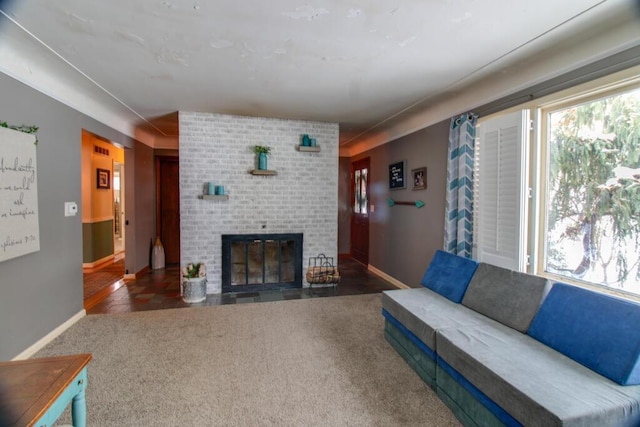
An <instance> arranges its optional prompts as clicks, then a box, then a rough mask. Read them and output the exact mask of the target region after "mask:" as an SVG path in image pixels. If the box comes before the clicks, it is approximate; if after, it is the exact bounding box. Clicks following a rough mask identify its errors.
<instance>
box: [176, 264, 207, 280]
mask: <svg viewBox="0 0 640 427" xmlns="http://www.w3.org/2000/svg"><path fill="white" fill-rule="evenodd" d="M206 274H207V273H206V270H205V267H204V262H196V263H189V264H187V266H186V267H184V268H183V269H182V277H184V278H187V279H193V278H195V277H205V276H206Z"/></svg>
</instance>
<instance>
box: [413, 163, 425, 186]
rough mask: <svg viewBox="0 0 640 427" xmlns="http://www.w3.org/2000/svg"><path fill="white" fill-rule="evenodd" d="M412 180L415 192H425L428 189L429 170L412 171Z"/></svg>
mask: <svg viewBox="0 0 640 427" xmlns="http://www.w3.org/2000/svg"><path fill="white" fill-rule="evenodd" d="M411 178H412V180H413V188H412V189H413V190H424V189H425V188H427V168H426V167H422V168H417V169H411Z"/></svg>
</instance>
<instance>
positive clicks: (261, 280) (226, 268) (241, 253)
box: [222, 234, 302, 293]
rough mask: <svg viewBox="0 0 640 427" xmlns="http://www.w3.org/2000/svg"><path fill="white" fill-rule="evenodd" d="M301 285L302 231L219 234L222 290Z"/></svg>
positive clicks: (261, 289) (281, 287)
mask: <svg viewBox="0 0 640 427" xmlns="http://www.w3.org/2000/svg"><path fill="white" fill-rule="evenodd" d="M301 287H302V234H224V235H222V292H223V293H228V292H255V291H264V290H275V289H289V288H301Z"/></svg>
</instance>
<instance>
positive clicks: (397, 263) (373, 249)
mask: <svg viewBox="0 0 640 427" xmlns="http://www.w3.org/2000/svg"><path fill="white" fill-rule="evenodd" d="M448 139H449V120H445V121H442V122H440V123H437V124H435V125H432V126H429V127H427V128H424V129H422V130H419V131H417V132H414V133H412V134H410V135H407V136H404V137H402V138H399V139H397V140H395V141H392V142H391V143H389V144H385V145H382V146H379V147H376V148H374V149H372V150H369V151H365V152H363V153H361V154H358V155H357V156H354V157H352V158H351V159H350V160H351V162H353V161H356V160H359V159H362V158H365V157H369V158H370V160H371V172H370V174H371V177H370V183H369V186H370V187H369V193H370V204H371V205H373V208H372V211H373V212H372V213H371V214H370V217H369V267H370V268H371V269H373V270H374V271H376V270H377V272H379V273H383V274H384V275H387V276H390V277H391V278H393V279H395V280H397V281H400V282H402V283H404V284H405V285H407V286H411V287H415V286H418V285H419V283H420V279H421V278H422V275H423V274H424V271H425V269H426V267H427V265H428V264H429V262H431V259H432V258H433V255H434V253H435V251H436V250H437V249H441V248H442V243H443V239H444V208H445V197H446V196H445V187H446V178H447V145H448ZM402 160H405V161H406V179H407V180H408V182H407V188H406V189H403V190H393V191H390V190H389V164H391V163H395V162H399V161H402ZM423 166H426V168H427V188H426V189H425V190H412V189H411V186H412V185H411V182H410V180H411V177H410V175H411V169H416V168H419V167H423ZM345 173H346V178H345V176H344V175H345ZM349 174H350V170H349V167H348V166H345V165H343V163H341V167H340V175H341V176H340V183H343V182H345V179H346V182H349ZM347 185H350V184H347ZM340 197H341V200H340V202H339V204H340V206H343V205H345V204H346V205H347V206H349V205H350V202H349V201H348V197H349V194H348V192H345V193H342V192H341V193H340ZM345 198H346V199H345ZM389 198H391V199H393V200H394V201H409V202H415V201H416V200H421V201H423V202H424V203H425V206H424V207H422V208H416V207H415V206H402V205H401V206H393V207H390V206H388V203H387V200H388V199H389ZM349 212H350V210H349ZM349 220H350V218H349V216H346V215H345V216H342V215H341V216H340V225H339V229H340V230H348V225H347V224H345V221H346V222H347V223H348V221H349ZM349 240H350V236H349V234H348V233H346V232H341V233H340V242H339V247H340V248H341V251H342V250H343V248H349V244H350V242H349Z"/></svg>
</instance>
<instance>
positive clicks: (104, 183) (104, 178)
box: [96, 168, 111, 190]
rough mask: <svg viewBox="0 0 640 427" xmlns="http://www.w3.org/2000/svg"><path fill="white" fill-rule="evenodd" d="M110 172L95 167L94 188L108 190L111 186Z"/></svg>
mask: <svg viewBox="0 0 640 427" xmlns="http://www.w3.org/2000/svg"><path fill="white" fill-rule="evenodd" d="M110 175H111V173H110V171H109V170H108V169H100V168H98V169H96V188H97V189H98V190H108V189H109V188H111V177H110Z"/></svg>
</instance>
